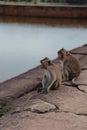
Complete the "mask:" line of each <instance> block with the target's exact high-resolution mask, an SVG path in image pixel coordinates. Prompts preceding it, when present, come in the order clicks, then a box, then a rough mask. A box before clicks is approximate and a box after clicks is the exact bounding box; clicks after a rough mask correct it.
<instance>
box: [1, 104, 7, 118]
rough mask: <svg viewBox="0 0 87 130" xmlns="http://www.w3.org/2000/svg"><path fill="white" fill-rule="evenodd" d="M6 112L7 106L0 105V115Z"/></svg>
mask: <svg viewBox="0 0 87 130" xmlns="http://www.w3.org/2000/svg"><path fill="white" fill-rule="evenodd" d="M7 112H8V108H7V107H6V106H0V117H1V116H3V115H4V114H6V113H7Z"/></svg>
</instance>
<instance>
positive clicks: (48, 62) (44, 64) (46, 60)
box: [40, 57, 52, 69]
mask: <svg viewBox="0 0 87 130" xmlns="http://www.w3.org/2000/svg"><path fill="white" fill-rule="evenodd" d="M40 63H41V68H44V69H47V66H49V65H52V61H51V60H50V59H49V58H48V57H45V58H44V59H42V60H41V61H40Z"/></svg>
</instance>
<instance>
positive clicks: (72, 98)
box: [0, 45, 87, 130]
mask: <svg viewBox="0 0 87 130" xmlns="http://www.w3.org/2000/svg"><path fill="white" fill-rule="evenodd" d="M71 52H72V53H74V55H76V56H77V57H78V58H79V60H80V64H81V67H82V68H85V69H84V70H83V71H82V72H81V74H80V76H79V78H78V80H77V83H81V84H82V83H84V84H85V85H79V86H78V87H77V86H76V87H75V86H73V85H72V83H71V82H66V83H64V84H62V85H61V87H60V88H59V89H58V90H50V92H49V93H48V94H40V93H37V88H38V87H40V86H41V79H42V76H43V72H42V70H41V69H40V67H39V66H38V67H36V68H34V69H32V70H29V71H28V72H26V73H24V74H21V75H19V76H17V77H14V78H13V79H10V80H8V81H6V82H3V83H1V84H0V105H3V104H4V105H6V106H7V107H8V108H9V111H8V113H6V114H5V115H4V116H2V117H1V118H0V130H53V129H54V130H58V129H59V130H87V45H85V46H81V47H79V48H76V49H73V50H72V51H71ZM54 62H55V63H58V60H57V59H55V60H54Z"/></svg>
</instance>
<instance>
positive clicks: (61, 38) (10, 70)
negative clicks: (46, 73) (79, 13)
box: [0, 18, 87, 82]
mask: <svg viewBox="0 0 87 130" xmlns="http://www.w3.org/2000/svg"><path fill="white" fill-rule="evenodd" d="M80 22H81V24H80ZM80 22H79V21H73V22H71V21H70V22H69V21H68V20H67V21H65V22H64V20H63V19H62V20H61V21H60V20H52V19H51V20H47V19H45V21H44V20H41V19H33V20H32V19H26V21H25V20H24V21H23V18H22V20H20V19H18V18H17V19H16V18H13V20H12V18H0V82H3V81H5V80H8V79H9V78H12V77H14V76H17V75H19V74H21V73H23V72H25V71H27V70H29V69H31V68H33V67H36V66H37V65H39V61H40V60H41V59H42V58H44V57H45V56H48V57H49V58H51V59H54V58H56V57H57V53H56V52H57V51H58V50H59V49H60V48H62V47H64V48H66V49H68V50H70V49H73V48H75V47H78V46H81V45H83V44H85V43H87V25H85V24H84V23H87V21H85V22H84V21H80ZM61 23H62V24H61Z"/></svg>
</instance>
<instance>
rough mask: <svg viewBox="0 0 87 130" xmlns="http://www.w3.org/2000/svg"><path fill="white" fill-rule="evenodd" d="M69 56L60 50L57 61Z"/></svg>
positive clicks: (63, 50) (66, 52) (65, 51)
mask: <svg viewBox="0 0 87 130" xmlns="http://www.w3.org/2000/svg"><path fill="white" fill-rule="evenodd" d="M68 55H69V52H68V51H67V50H65V49H64V48H62V49H61V50H59V51H58V59H59V60H64V59H65V58H66V57H67V56H68Z"/></svg>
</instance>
